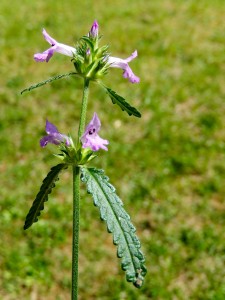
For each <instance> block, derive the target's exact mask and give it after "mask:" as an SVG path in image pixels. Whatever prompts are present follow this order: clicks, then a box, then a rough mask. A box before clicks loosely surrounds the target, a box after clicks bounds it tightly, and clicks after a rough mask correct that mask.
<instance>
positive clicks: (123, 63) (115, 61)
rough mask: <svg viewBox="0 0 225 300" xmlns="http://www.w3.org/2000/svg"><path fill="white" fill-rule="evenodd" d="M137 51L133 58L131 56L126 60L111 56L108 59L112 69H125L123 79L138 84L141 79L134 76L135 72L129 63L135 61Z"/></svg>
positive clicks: (132, 55)
mask: <svg viewBox="0 0 225 300" xmlns="http://www.w3.org/2000/svg"><path fill="white" fill-rule="evenodd" d="M137 55H138V54H137V50H135V51H134V52H133V53H132V54H131V56H129V57H128V58H126V59H122V58H119V57H112V56H110V57H109V59H108V63H109V64H110V67H112V68H121V69H123V71H124V72H123V77H124V78H128V79H129V81H130V82H132V83H138V82H140V78H139V77H137V76H136V75H134V73H133V71H132V70H131V68H130V67H129V65H128V62H130V61H131V60H133V59H134V58H135V57H137Z"/></svg>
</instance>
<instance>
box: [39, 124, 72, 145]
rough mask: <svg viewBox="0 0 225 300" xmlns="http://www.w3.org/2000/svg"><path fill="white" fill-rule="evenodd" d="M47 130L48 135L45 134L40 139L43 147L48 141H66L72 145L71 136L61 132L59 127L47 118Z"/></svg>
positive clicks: (66, 143)
mask: <svg viewBox="0 0 225 300" xmlns="http://www.w3.org/2000/svg"><path fill="white" fill-rule="evenodd" d="M45 130H46V133H47V135H45V136H44V137H43V138H42V139H41V140H40V146H41V147H42V148H44V147H45V146H47V144H48V143H51V144H54V145H59V144H61V143H63V142H64V143H65V145H66V146H70V145H71V143H70V139H69V137H68V136H67V135H65V134H62V133H60V132H59V131H58V129H57V127H56V126H55V125H53V124H52V123H50V122H49V121H48V120H46V126H45Z"/></svg>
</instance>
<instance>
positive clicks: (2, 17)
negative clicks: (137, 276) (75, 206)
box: [0, 0, 225, 300]
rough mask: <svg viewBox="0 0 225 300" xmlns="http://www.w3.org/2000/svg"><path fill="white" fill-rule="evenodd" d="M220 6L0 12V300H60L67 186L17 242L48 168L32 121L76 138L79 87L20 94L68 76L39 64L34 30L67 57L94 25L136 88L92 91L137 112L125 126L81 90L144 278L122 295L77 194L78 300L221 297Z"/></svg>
mask: <svg viewBox="0 0 225 300" xmlns="http://www.w3.org/2000/svg"><path fill="white" fill-rule="evenodd" d="M224 9H225V2H224V1H222V0H220V1H219V0H215V1H211V0H205V1H203V0H202V1H201V0H200V1H193V0H187V1H181V0H175V1H172V0H160V1H144V0H143V1H134V0H131V1H128V0H120V1H119V0H115V1H113V2H107V4H106V1H102V0H100V1H97V2H96V3H94V4H93V2H92V1H83V2H79V1H71V0H68V1H66V2H60V1H53V0H52V1H50V0H49V1H42V0H39V1H28V0H25V1H23V2H22V3H20V2H19V1H15V0H14V1H12V2H9V1H6V0H2V1H1V6H0V25H1V35H0V46H1V55H0V68H1V76H0V106H1V108H0V143H1V147H0V155H1V156H0V157H1V161H0V185H1V192H0V228H1V230H0V240H1V246H0V269H1V272H0V299H4V300H17V299H23V300H30V299H32V300H33V299H35V300H36V299H37V300H43V299H44V300H60V299H70V280H71V278H70V277H71V234H72V194H71V189H72V182H71V180H72V179H71V173H70V172H68V171H67V172H65V173H64V174H62V176H61V180H60V181H59V182H58V183H57V187H56V188H55V189H54V191H53V193H52V194H51V196H50V198H49V201H48V203H46V209H45V211H44V212H43V213H42V215H41V218H40V221H39V222H38V223H36V224H35V225H34V226H32V227H31V228H30V229H29V230H27V231H25V232H24V231H23V229H22V227H23V223H24V219H25V216H26V214H27V212H28V210H29V207H30V205H31V203H32V201H33V200H34V197H35V195H36V193H37V192H38V189H39V186H40V183H41V181H42V179H43V178H44V177H45V175H46V173H47V172H48V170H49V169H50V167H51V166H52V165H53V164H54V163H57V161H56V160H55V159H54V158H53V157H52V149H53V148H52V147H48V148H46V149H44V150H43V149H40V147H39V139H40V137H42V136H43V134H44V126H45V119H46V118H48V119H49V120H50V121H51V122H52V123H54V124H56V125H57V126H58V128H60V130H61V131H62V132H65V133H67V132H70V133H71V134H72V135H74V136H75V135H76V131H77V126H78V118H79V111H80V100H81V88H82V81H81V80H79V79H73V78H70V79H65V80H60V81H57V82H55V83H53V84H50V85H48V86H45V87H42V88H39V89H37V90H35V91H33V92H30V93H27V94H24V95H22V96H21V95H20V91H21V90H22V89H24V88H26V87H28V86H29V85H31V84H33V83H36V82H39V81H42V80H44V79H47V78H48V77H50V76H53V75H56V74H61V73H66V72H69V71H73V66H72V64H71V63H70V61H69V59H68V58H67V57H64V56H60V55H55V56H54V57H53V58H52V59H51V61H50V62H49V63H48V64H45V63H42V64H41V63H39V64H38V63H35V62H34V60H33V58H32V57H33V54H34V53H36V52H38V51H42V50H45V49H46V48H47V46H48V45H47V43H46V42H45V41H44V39H43V38H42V35H41V29H42V28H43V27H44V28H46V30H48V32H49V33H50V34H51V35H52V36H53V37H55V38H56V39H57V40H59V41H61V42H63V43H66V44H71V45H73V44H74V43H75V42H76V40H77V39H78V38H79V37H80V36H82V35H83V34H86V33H87V32H88V30H89V28H90V26H91V24H92V22H93V21H94V19H97V20H98V22H99V24H100V31H101V34H102V35H103V38H102V39H101V43H102V44H104V43H106V44H109V45H110V51H111V53H112V55H113V56H119V57H127V56H129V55H130V54H131V53H132V52H133V51H134V50H135V49H137V50H138V53H139V57H138V58H137V59H135V60H134V61H133V62H132V63H131V66H132V69H133V70H134V72H135V74H137V75H138V76H140V78H141V82H140V84H138V85H132V84H131V83H128V81H127V80H125V79H123V78H122V75H121V70H118V69H112V70H110V74H108V75H107V77H106V78H105V82H106V83H107V84H108V85H109V87H111V88H112V89H114V90H115V91H116V92H117V93H118V94H120V95H122V96H124V97H125V98H126V99H127V100H129V102H130V103H131V104H133V105H134V106H136V107H137V108H138V110H140V111H141V112H142V118H141V119H137V118H134V117H128V116H127V114H126V113H123V112H122V111H121V110H120V109H119V108H118V107H116V106H113V105H112V104H111V101H110V100H109V99H108V97H106V95H105V94H104V93H103V92H102V91H101V89H100V88H99V87H98V86H95V85H91V93H90V102H89V111H88V119H90V118H91V116H92V114H93V112H94V111H97V112H98V114H99V116H100V118H101V121H102V134H101V135H102V137H104V138H106V139H108V140H109V141H110V146H109V152H108V153H102V154H101V157H100V158H99V159H96V161H94V162H93V165H95V166H97V167H100V168H104V169H105V171H106V174H107V175H108V176H109V177H110V181H111V182H112V183H113V184H114V185H115V186H116V187H117V191H118V194H119V195H120V197H121V198H122V200H123V201H124V205H125V208H126V210H127V211H128V212H129V214H130V215H131V218H132V220H133V223H134V224H135V226H136V227H137V232H138V236H139V238H140V240H141V242H142V248H143V251H144V253H145V255H146V265H147V267H148V274H147V277H146V281H145V285H144V286H143V288H142V289H140V290H136V289H135V288H134V287H133V286H132V285H131V284H129V283H127V282H126V280H125V278H124V274H123V271H121V270H120V262H119V260H118V259H117V258H116V248H115V246H114V245H112V237H111V235H110V234H108V233H107V232H106V228H105V225H104V224H103V223H102V222H101V221H100V220H99V214H98V211H97V209H96V208H95V207H94V206H93V204H92V200H91V198H90V196H88V195H86V193H85V189H83V190H82V201H81V234H80V237H81V239H80V282H79V283H80V299H84V300H86V299H88V300H91V299H101V300H106V299H115V300H117V299H119V300H120V299H121V300H123V299H129V300H133V299H134V300H135V299H138V300H146V299H157V300H164V299H165V300H168V299H171V300H176V299H179V300H189V299H193V300H196V299H202V300H223V299H225V281H224V278H225V269H224V264H225V244H224V226H225V202H224V195H225V184H224V176H225V125H224V124H225V123H224V115H225V104H224V101H225V100H224V98H225V97H224V96H225V85H224V70H225V52H224V43H225V36H224V32H225V23H224V13H223V12H224Z"/></svg>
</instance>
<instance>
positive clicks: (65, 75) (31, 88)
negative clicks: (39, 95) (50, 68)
mask: <svg viewBox="0 0 225 300" xmlns="http://www.w3.org/2000/svg"><path fill="white" fill-rule="evenodd" d="M71 75H77V73H75V72H70V73H67V74H61V75H56V76H54V77H51V78H49V79H47V80H44V81H41V82H39V83H36V84H34V85H31V86H30V87H29V88H26V89H24V90H22V92H21V94H23V93H24V92H28V91H31V90H34V89H36V88H38V87H40V86H42V85H45V84H47V83H50V82H52V81H55V80H58V79H61V78H64V77H69V76H71Z"/></svg>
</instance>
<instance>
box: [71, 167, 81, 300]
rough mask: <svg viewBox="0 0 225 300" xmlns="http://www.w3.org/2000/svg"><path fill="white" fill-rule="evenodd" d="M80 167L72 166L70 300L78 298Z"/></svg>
mask: <svg viewBox="0 0 225 300" xmlns="http://www.w3.org/2000/svg"><path fill="white" fill-rule="evenodd" d="M79 217H80V168H79V167H78V166H73V244H72V297H71V299H72V300H77V299H78V258H79V227H80V226H79Z"/></svg>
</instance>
